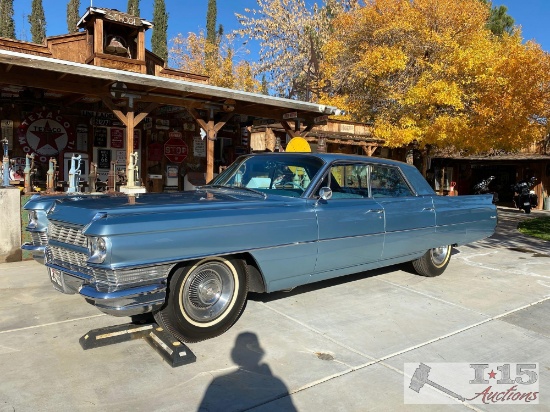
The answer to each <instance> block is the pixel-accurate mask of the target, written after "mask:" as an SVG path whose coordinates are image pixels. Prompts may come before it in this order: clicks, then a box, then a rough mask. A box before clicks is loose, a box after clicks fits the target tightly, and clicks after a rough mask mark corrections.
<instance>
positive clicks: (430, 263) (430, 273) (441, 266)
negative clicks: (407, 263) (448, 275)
mask: <svg viewBox="0 0 550 412" xmlns="http://www.w3.org/2000/svg"><path fill="white" fill-rule="evenodd" d="M451 250H452V247H451V246H450V245H448V246H440V247H436V248H433V249H430V250H428V251H427V252H426V253H424V255H422V257H420V258H418V259H416V260H413V261H412V264H413V267H414V270H415V271H416V273H418V274H419V275H421V276H427V277H434V276H439V275H441V274H442V273H443V272H444V271H445V269H446V268H447V265H448V264H449V260H451Z"/></svg>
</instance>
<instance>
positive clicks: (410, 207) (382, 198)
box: [370, 164, 435, 259]
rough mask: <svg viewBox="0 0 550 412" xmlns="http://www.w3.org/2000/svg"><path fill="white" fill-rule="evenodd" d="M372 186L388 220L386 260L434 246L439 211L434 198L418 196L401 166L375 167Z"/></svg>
mask: <svg viewBox="0 0 550 412" xmlns="http://www.w3.org/2000/svg"><path fill="white" fill-rule="evenodd" d="M370 185H371V194H372V196H373V198H374V199H375V200H376V201H377V202H378V203H379V204H380V205H382V207H383V208H384V216H385V220H386V222H385V232H386V236H385V240H384V251H383V253H382V259H391V258H395V257H400V256H406V255H409V254H413V253H417V252H425V251H426V250H428V249H430V248H432V247H434V239H435V209H434V205H433V200H432V197H431V196H416V195H415V193H414V192H413V190H412V189H411V187H410V186H409V184H408V183H407V181H406V179H405V178H404V176H403V174H402V173H401V171H400V169H399V167H397V166H393V165H392V166H390V165H384V164H374V165H373V166H372V174H371V180H370Z"/></svg>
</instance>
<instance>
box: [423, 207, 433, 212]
mask: <svg viewBox="0 0 550 412" xmlns="http://www.w3.org/2000/svg"><path fill="white" fill-rule="evenodd" d="M422 211H423V212H435V209H434V208H433V207H425V208H424V209H422Z"/></svg>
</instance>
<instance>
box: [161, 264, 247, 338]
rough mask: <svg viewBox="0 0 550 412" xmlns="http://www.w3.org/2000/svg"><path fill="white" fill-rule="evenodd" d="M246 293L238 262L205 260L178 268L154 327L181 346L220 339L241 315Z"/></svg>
mask: <svg viewBox="0 0 550 412" xmlns="http://www.w3.org/2000/svg"><path fill="white" fill-rule="evenodd" d="M247 293H248V277H247V274H246V267H245V265H244V264H243V262H242V260H239V259H231V258H222V257H219V258H217V257H216V258H207V259H203V260H201V261H198V262H194V263H191V264H188V265H186V266H184V267H181V268H178V269H177V270H176V271H175V272H174V274H173V276H172V278H171V279H170V282H169V285H168V296H167V299H166V303H165V304H164V306H163V307H162V308H161V309H160V310H159V311H157V312H155V313H154V314H153V315H154V317H155V320H156V321H157V323H158V324H159V325H160V326H161V327H163V328H164V329H166V330H168V331H169V332H170V333H172V335H174V336H175V337H176V338H178V339H180V340H181V341H183V342H198V341H201V340H205V339H210V338H213V337H215V336H218V335H221V334H222V333H224V332H225V331H226V330H228V329H229V328H230V327H231V326H232V325H233V324H234V323H235V321H236V320H237V319H238V317H239V315H240V314H241V312H242V310H243V307H244V304H245V301H246V295H247Z"/></svg>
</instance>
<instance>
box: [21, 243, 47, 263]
mask: <svg viewBox="0 0 550 412" xmlns="http://www.w3.org/2000/svg"><path fill="white" fill-rule="evenodd" d="M21 249H23V250H27V251H29V252H31V253H32V257H33V259H34V260H36V261H37V262H38V263H40V264H42V265H43V264H44V252H45V250H46V246H43V245H39V246H37V245H34V244H32V243H28V242H27V243H23V245H22V246H21Z"/></svg>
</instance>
